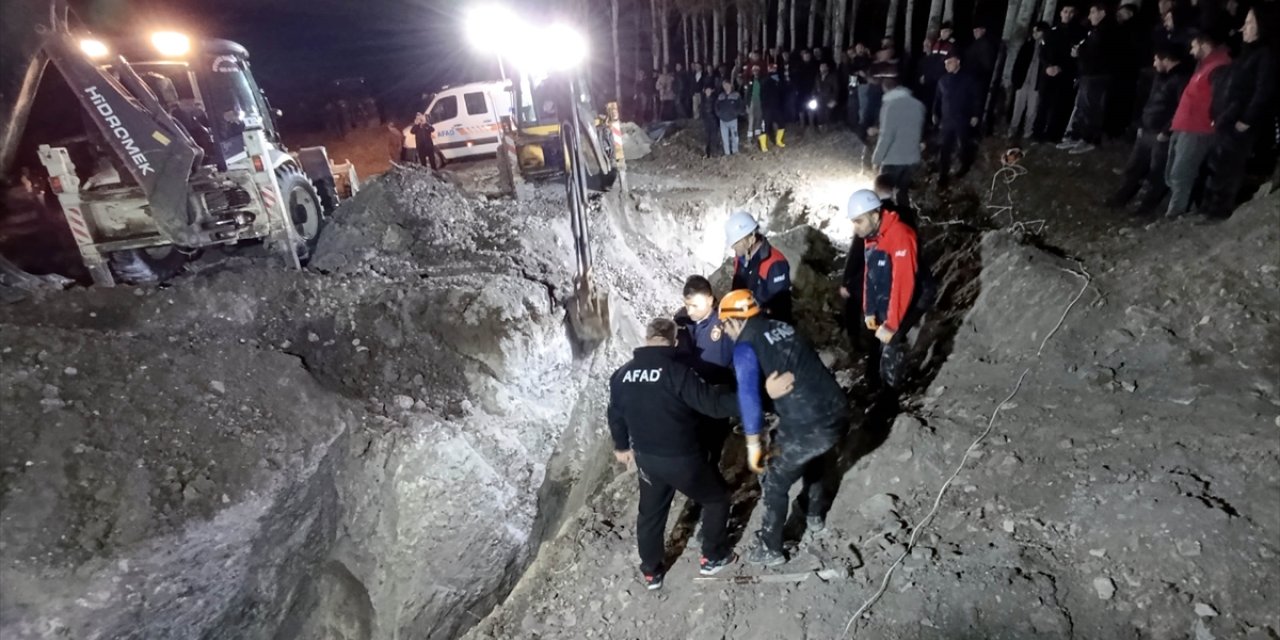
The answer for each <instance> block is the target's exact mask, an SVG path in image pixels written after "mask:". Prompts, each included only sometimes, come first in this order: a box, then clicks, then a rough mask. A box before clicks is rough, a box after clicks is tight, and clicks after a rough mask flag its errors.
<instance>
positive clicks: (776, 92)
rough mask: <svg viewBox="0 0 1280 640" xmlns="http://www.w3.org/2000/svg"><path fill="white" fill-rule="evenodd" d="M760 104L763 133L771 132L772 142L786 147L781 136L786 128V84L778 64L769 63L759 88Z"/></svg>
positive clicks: (783, 135)
mask: <svg viewBox="0 0 1280 640" xmlns="http://www.w3.org/2000/svg"><path fill="white" fill-rule="evenodd" d="M760 106H761V107H762V108H763V110H764V135H765V137H766V138H767V137H768V136H769V133H770V132H772V133H773V144H775V145H777V146H778V148H783V147H786V146H787V145H786V143H785V142H783V138H784V137H785V135H786V129H787V85H786V81H785V80H783V78H782V72H780V71H778V65H776V64H770V65H769V75H768V76H767V77H766V78H765V79H764V84H763V85H762V86H761V88H760Z"/></svg>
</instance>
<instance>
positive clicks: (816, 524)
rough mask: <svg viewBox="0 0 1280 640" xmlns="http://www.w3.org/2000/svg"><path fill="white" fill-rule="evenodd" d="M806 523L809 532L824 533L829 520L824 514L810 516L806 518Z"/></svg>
mask: <svg viewBox="0 0 1280 640" xmlns="http://www.w3.org/2000/svg"><path fill="white" fill-rule="evenodd" d="M804 524H805V530H806V531H808V532H809V533H822V532H823V531H825V530H826V529H827V520H826V519H825V518H823V517H822V516H809V517H807V518H805V519H804Z"/></svg>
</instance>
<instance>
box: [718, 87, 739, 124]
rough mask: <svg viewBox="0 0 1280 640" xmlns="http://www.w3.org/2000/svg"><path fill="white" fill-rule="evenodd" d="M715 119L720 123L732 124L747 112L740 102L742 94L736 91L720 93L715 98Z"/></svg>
mask: <svg viewBox="0 0 1280 640" xmlns="http://www.w3.org/2000/svg"><path fill="white" fill-rule="evenodd" d="M715 103H716V117H717V118H719V119H720V120H721V121H722V122H732V121H735V120H737V119H738V117H739V116H741V115H743V114H745V113H746V112H747V105H746V104H745V103H743V101H742V94H740V93H738V92H737V91H730V92H729V93H725V92H723V91H721V92H720V93H719V94H717V95H716V97H715Z"/></svg>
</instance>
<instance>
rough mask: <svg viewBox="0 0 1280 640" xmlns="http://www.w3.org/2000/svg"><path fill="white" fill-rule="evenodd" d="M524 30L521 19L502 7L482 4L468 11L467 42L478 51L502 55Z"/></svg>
mask: <svg viewBox="0 0 1280 640" xmlns="http://www.w3.org/2000/svg"><path fill="white" fill-rule="evenodd" d="M524 30H525V29H524V25H522V24H521V22H520V18H519V17H517V16H516V14H514V13H512V12H511V10H510V9H508V8H506V7H504V6H502V5H497V4H482V5H478V6H475V7H473V8H472V9H471V10H469V11H467V18H466V31H467V41H468V42H470V43H471V46H472V47H473V48H474V49H476V50H478V51H482V52H484V53H495V54H498V55H502V53H503V52H504V51H506V50H509V49H511V48H512V47H513V46H514V44H515V41H516V40H518V39H519V38H520V37H521V34H522V32H523V31H524Z"/></svg>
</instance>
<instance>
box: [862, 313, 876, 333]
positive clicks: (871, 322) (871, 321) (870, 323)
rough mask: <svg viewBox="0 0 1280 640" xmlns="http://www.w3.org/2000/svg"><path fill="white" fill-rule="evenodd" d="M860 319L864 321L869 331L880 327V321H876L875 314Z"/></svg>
mask: <svg viewBox="0 0 1280 640" xmlns="http://www.w3.org/2000/svg"><path fill="white" fill-rule="evenodd" d="M862 321H863V322H864V323H866V325H867V330H869V331H875V330H876V329H879V328H880V323H878V322H876V317H875V316H867V317H865V318H863V319H862Z"/></svg>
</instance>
